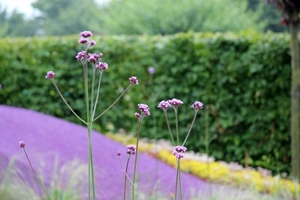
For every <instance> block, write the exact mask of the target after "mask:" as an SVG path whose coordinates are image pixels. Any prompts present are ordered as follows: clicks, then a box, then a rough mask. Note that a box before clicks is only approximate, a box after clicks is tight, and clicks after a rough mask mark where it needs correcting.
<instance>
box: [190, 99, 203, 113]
mask: <svg viewBox="0 0 300 200" xmlns="http://www.w3.org/2000/svg"><path fill="white" fill-rule="evenodd" d="M191 108H193V109H194V110H195V111H198V110H201V109H202V108H203V103H202V102H200V101H195V103H194V104H193V105H192V106H191Z"/></svg>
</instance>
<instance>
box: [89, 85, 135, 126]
mask: <svg viewBox="0 0 300 200" xmlns="http://www.w3.org/2000/svg"><path fill="white" fill-rule="evenodd" d="M130 86H131V84H129V85H128V86H127V87H126V89H125V90H124V91H123V92H122V94H121V95H120V96H119V97H118V98H117V99H116V100H115V101H114V102H113V103H112V104H111V105H110V106H109V107H108V108H106V110H104V111H103V112H102V113H101V114H100V115H98V116H97V117H96V118H95V119H93V122H94V121H96V120H97V119H98V118H99V117H101V116H102V115H103V114H104V113H106V112H107V111H108V110H109V109H110V108H111V107H113V106H114V105H115V104H116V103H117V102H118V101H119V99H120V98H121V97H122V96H123V95H124V94H125V92H126V91H127V90H128V89H129V88H130Z"/></svg>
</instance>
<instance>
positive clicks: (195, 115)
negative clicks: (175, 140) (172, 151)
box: [181, 110, 198, 146]
mask: <svg viewBox="0 0 300 200" xmlns="http://www.w3.org/2000/svg"><path fill="white" fill-rule="evenodd" d="M197 113H198V110H196V111H195V114H194V118H193V121H192V124H191V126H190V128H189V131H188V133H187V135H186V137H185V139H184V141H183V143H182V145H181V146H184V144H185V143H186V141H187V139H188V137H189V135H190V132H191V130H192V127H193V126H194V122H195V120H196V117H197Z"/></svg>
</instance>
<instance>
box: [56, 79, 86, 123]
mask: <svg viewBox="0 0 300 200" xmlns="http://www.w3.org/2000/svg"><path fill="white" fill-rule="evenodd" d="M51 80H52V83H53V85H54V87H55V89H56V90H57V92H58V94H59V95H60V97H61V98H62V100H63V101H64V102H65V104H66V105H67V106H68V108H69V109H70V110H71V112H72V113H73V114H74V115H75V116H76V117H77V118H78V119H79V120H80V121H82V122H83V123H84V124H85V125H87V122H86V121H84V120H83V119H81V117H79V116H78V115H77V114H76V113H75V111H74V110H73V109H72V108H71V106H70V105H69V104H68V102H67V101H66V99H65V98H64V96H63V95H62V94H61V92H60V90H59V89H58V87H57V85H56V83H55V81H54V79H51Z"/></svg>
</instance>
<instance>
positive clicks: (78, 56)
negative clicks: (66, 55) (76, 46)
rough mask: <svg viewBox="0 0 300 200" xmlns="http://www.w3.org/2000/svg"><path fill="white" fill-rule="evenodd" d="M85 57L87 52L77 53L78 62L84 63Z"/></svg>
mask: <svg viewBox="0 0 300 200" xmlns="http://www.w3.org/2000/svg"><path fill="white" fill-rule="evenodd" d="M85 55H86V51H80V52H78V53H77V56H76V58H77V60H78V61H82V60H83V59H84V57H85Z"/></svg>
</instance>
